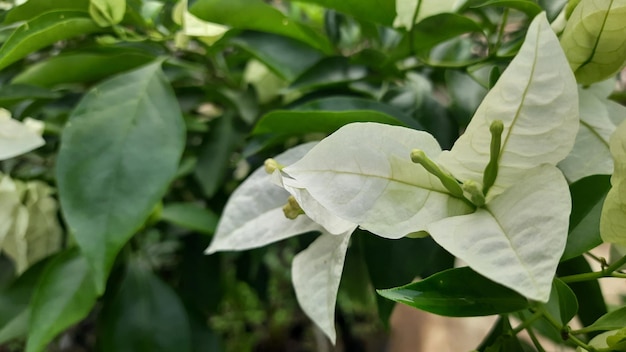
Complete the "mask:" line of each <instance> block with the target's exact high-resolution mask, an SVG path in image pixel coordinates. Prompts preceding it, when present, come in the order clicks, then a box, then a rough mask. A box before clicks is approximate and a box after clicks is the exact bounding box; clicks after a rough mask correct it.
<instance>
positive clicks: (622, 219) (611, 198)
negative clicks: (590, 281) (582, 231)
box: [600, 121, 626, 245]
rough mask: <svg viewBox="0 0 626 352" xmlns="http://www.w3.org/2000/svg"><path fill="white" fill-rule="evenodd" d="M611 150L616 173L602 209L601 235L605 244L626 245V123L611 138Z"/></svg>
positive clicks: (612, 177)
mask: <svg viewBox="0 0 626 352" xmlns="http://www.w3.org/2000/svg"><path fill="white" fill-rule="evenodd" d="M610 149H611V154H612V155H613V162H614V165H615V171H614V172H613V176H611V186H612V188H611V190H609V193H608V194H607V195H606V199H605V201H604V207H603V208H602V216H601V217H600V235H601V236H602V240H603V241H604V242H609V243H616V244H619V245H626V216H624V208H625V205H626V121H625V122H623V123H622V124H621V125H620V126H619V127H618V128H617V130H616V131H615V133H613V136H611V141H610Z"/></svg>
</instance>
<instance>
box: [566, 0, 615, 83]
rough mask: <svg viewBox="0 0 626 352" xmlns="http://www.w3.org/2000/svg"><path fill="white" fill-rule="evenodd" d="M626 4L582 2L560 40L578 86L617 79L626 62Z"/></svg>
mask: <svg viewBox="0 0 626 352" xmlns="http://www.w3.org/2000/svg"><path fill="white" fill-rule="evenodd" d="M625 21H626V0H611V1H608V0H602V1H598V0H587V1H581V2H580V4H578V6H576V8H575V9H574V11H573V12H572V15H571V16H570V18H569V20H568V21H567V25H566V26H565V29H564V31H563V35H562V36H561V45H562V46H563V50H564V51H565V54H566V55H567V59H568V60H569V63H570V65H571V67H572V70H573V71H574V72H575V74H576V79H577V80H578V83H581V84H585V85H587V84H592V83H594V82H599V81H603V80H605V79H607V78H609V77H610V76H612V75H614V74H615V73H617V71H619V70H620V69H621V68H622V67H623V66H624V61H625V60H626V27H624V22H625Z"/></svg>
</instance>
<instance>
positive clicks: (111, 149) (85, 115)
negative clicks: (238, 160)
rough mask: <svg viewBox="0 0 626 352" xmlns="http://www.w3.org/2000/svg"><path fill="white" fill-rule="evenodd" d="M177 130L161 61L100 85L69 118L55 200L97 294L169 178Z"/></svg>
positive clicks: (180, 135) (176, 154)
mask: <svg viewBox="0 0 626 352" xmlns="http://www.w3.org/2000/svg"><path fill="white" fill-rule="evenodd" d="M184 128H185V127H184V122H183V118H182V116H181V112H180V109H179V107H178V103H177V101H176V97H175V96H174V93H173V91H172V89H171V87H170V86H169V84H168V83H167V81H166V80H165V77H164V75H163V73H162V72H161V65H160V62H157V63H153V64H150V65H148V66H144V67H142V68H140V69H137V70H134V71H131V72H129V73H126V74H123V75H120V76H116V77H114V78H112V79H110V80H108V81H105V82H103V83H101V84H99V85H98V86H96V87H94V88H93V89H92V90H91V91H89V93H87V94H86V95H85V96H84V97H83V99H82V100H81V102H80V103H79V104H78V106H77V107H76V108H75V109H74V111H73V113H72V115H71V116H70V119H69V122H68V124H67V125H66V127H65V129H64V131H63V135H62V138H61V150H60V151H59V156H58V161H57V169H56V175H57V180H58V187H59V197H60V201H61V207H62V209H63V214H64V216H65V218H66V220H67V222H68V225H69V227H70V228H71V229H72V232H73V233H74V235H75V238H76V242H78V244H79V245H80V247H81V249H82V251H83V254H84V255H85V257H86V258H87V260H88V261H89V263H90V265H91V266H92V268H93V271H94V278H95V280H96V285H97V287H98V292H102V291H103V290H104V283H105V281H106V277H107V275H108V272H109V270H110V268H111V265H112V264H113V261H114V260H115V257H116V255H117V253H118V252H119V250H120V249H121V248H122V247H123V246H124V244H125V243H126V241H128V239H129V238H130V237H131V236H132V235H133V234H134V233H135V231H137V230H138V229H139V228H140V227H141V225H142V224H143V223H144V221H145V220H146V219H147V218H148V216H149V215H150V213H151V212H152V210H153V209H154V207H155V205H156V204H157V203H158V202H159V200H160V199H161V198H162V197H163V195H164V194H165V192H166V190H167V188H168V186H169V183H170V181H171V180H172V179H173V178H174V177H175V176H176V172H177V169H178V162H179V159H180V156H181V154H182V151H183V148H184V145H185V136H184Z"/></svg>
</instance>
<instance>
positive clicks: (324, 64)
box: [289, 56, 367, 91]
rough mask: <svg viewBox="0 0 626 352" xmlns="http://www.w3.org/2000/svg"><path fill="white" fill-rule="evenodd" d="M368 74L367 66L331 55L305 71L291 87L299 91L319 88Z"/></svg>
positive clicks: (346, 81)
mask: <svg viewBox="0 0 626 352" xmlns="http://www.w3.org/2000/svg"><path fill="white" fill-rule="evenodd" d="M366 76H367V68H366V67H365V66H362V65H354V64H351V63H350V61H349V60H348V59H347V58H345V57H343V56H330V57H326V58H324V59H322V60H320V61H318V62H317V63H316V64H315V65H313V66H311V67H310V68H309V69H307V70H306V71H304V72H303V73H302V74H301V75H300V76H298V78H297V79H296V80H295V81H294V82H293V83H292V84H291V86H290V87H289V88H290V89H292V90H299V91H304V90H318V89H320V88H325V87H331V86H337V85H344V84H346V83H350V82H354V81H358V80H360V79H363V78H365V77H366Z"/></svg>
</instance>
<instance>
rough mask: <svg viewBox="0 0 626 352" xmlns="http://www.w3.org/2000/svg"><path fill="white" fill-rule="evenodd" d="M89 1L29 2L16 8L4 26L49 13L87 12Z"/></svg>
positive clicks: (5, 19) (40, 0)
mask: <svg viewBox="0 0 626 352" xmlns="http://www.w3.org/2000/svg"><path fill="white" fill-rule="evenodd" d="M88 8H89V0H28V1H26V2H23V4H22V5H20V6H17V7H14V8H12V9H11V11H9V12H8V13H7V15H6V17H5V18H4V22H3V23H4V24H9V23H15V22H19V21H28V20H31V19H33V18H35V17H38V16H39V15H42V14H44V13H47V12H55V11H82V12H85V13H86V12H87V10H88Z"/></svg>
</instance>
